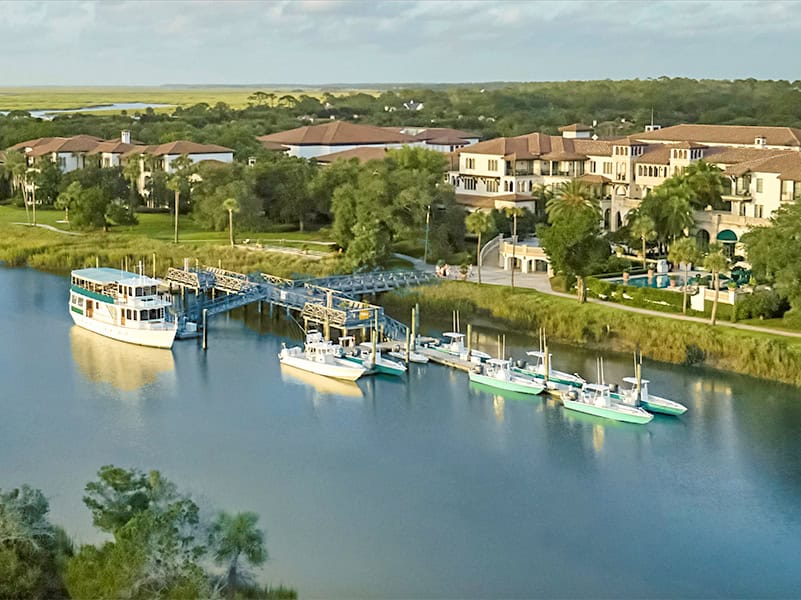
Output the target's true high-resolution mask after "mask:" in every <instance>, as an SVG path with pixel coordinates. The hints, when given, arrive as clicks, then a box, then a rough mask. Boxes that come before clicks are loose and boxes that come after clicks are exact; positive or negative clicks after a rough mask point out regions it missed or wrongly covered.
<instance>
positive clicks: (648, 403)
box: [612, 377, 687, 416]
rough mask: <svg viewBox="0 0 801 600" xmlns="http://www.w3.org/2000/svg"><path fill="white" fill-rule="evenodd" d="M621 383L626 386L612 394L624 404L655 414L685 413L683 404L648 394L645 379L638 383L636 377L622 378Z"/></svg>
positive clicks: (685, 408)
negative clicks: (639, 407) (640, 407)
mask: <svg viewBox="0 0 801 600" xmlns="http://www.w3.org/2000/svg"><path fill="white" fill-rule="evenodd" d="M623 383H624V384H626V385H625V386H624V387H622V388H621V389H620V390H619V391H618V392H617V393H614V392H613V393H612V397H613V398H614V397H616V396H617V397H618V398H619V399H620V401H622V402H625V403H626V404H629V405H631V406H642V407H643V408H644V409H646V410H648V411H650V412H657V413H661V414H663V415H673V416H679V415H683V414H684V413H686V412H687V407H686V406H684V405H683V404H679V403H678V402H674V401H673V400H668V399H667V398H662V397H661V396H655V395H653V394H650V393H649V392H648V383H649V381H648V380H647V379H640V380H639V383H638V381H637V378H636V377H624V378H623ZM638 388H639V393H638Z"/></svg>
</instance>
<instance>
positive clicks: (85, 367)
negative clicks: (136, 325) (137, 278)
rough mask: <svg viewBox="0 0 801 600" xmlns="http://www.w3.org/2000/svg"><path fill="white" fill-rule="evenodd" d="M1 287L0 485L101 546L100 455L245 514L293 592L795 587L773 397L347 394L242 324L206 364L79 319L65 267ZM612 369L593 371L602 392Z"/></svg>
mask: <svg viewBox="0 0 801 600" xmlns="http://www.w3.org/2000/svg"><path fill="white" fill-rule="evenodd" d="M0 290H2V294H0V315H2V316H1V317H0V377H2V382H3V386H2V389H0V409H1V411H2V412H0V415H2V419H1V420H0V487H3V488H8V487H12V486H16V485H20V484H22V483H24V482H27V483H30V484H32V485H34V486H37V487H41V488H42V489H43V490H44V491H45V493H46V494H47V495H48V496H49V498H50V499H51V506H52V512H53V520H54V521H55V522H58V523H61V524H64V525H65V526H66V527H67V529H68V530H69V531H70V533H72V534H73V535H74V536H75V537H76V538H77V540H79V541H95V540H97V539H98V537H97V534H96V532H95V531H94V530H93V528H92V527H91V520H90V515H89V512H88V510H86V509H85V508H84V506H83V504H82V502H81V495H82V489H83V486H84V484H85V483H86V482H87V481H89V480H90V479H92V478H93V475H94V474H95V472H96V471H97V469H98V467H100V466H101V465H103V464H108V463H114V464H117V465H121V466H136V467H139V468H142V469H150V468H158V469H160V470H162V471H163V472H164V473H165V474H166V476H168V477H169V478H170V479H173V480H174V481H176V482H177V483H178V484H179V485H180V487H181V488H182V489H185V490H188V491H190V492H191V493H193V494H194V495H195V496H196V497H197V498H199V499H200V500H201V502H202V503H203V504H204V505H205V506H210V507H216V508H225V509H228V510H252V511H255V512H257V513H259V514H260V515H261V523H262V525H263V526H264V527H265V528H266V529H267V531H268V546H269V550H270V554H271V560H270V562H269V563H268V566H267V570H266V573H267V576H268V578H269V579H270V580H271V581H273V582H275V583H278V582H284V583H286V584H289V585H293V586H295V587H297V588H298V589H299V591H300V593H301V595H302V596H303V597H394V598H401V597H403V598H409V597H460V598H469V597H507V598H510V597H535V596H539V597H542V596H546V597H554V596H561V597H565V596H567V597H594V598H596V597H603V596H627V597H654V596H663V597H679V596H685V597H686V596H695V597H698V596H704V597H731V596H739V597H754V596H773V597H791V596H792V597H797V596H798V595H799V594H801V569H800V568H799V556H801V394H800V393H799V391H798V390H796V389H794V388H790V387H785V386H779V385H773V384H769V383H764V382H758V381H756V380H753V379H748V378H744V377H740V376H737V375H726V374H721V373H714V372H707V371H700V370H693V369H684V368H679V367H670V366H664V365H657V364H647V365H646V375H647V377H648V378H649V379H651V381H652V382H653V383H652V388H653V389H654V390H655V391H659V392H664V395H666V396H668V397H671V398H675V399H677V400H680V401H683V402H685V403H686V404H688V405H689V407H690V411H689V413H688V414H687V415H685V416H684V417H682V418H679V419H675V418H669V417H666V418H663V417H656V419H655V420H654V421H653V422H652V423H651V424H650V425H648V426H646V427H637V426H632V425H622V424H615V423H610V422H605V421H602V420H597V419H595V418H592V417H583V416H581V415H577V414H572V413H568V412H566V411H564V410H563V409H562V408H561V407H560V406H558V405H557V403H556V402H554V401H553V400H543V399H535V400H528V401H520V400H516V399H513V398H506V399H504V398H502V397H500V396H495V395H493V394H491V393H486V392H485V391H482V390H479V389H476V388H473V387H471V386H469V384H468V382H467V377H466V375H465V374H464V373H458V372H453V371H450V370H447V369H445V368H442V367H438V366H435V365H427V366H422V367H416V366H415V367H413V368H412V369H411V373H410V376H409V379H408V382H403V381H400V380H392V379H382V378H378V379H367V380H365V381H362V382H360V383H359V384H358V385H355V384H354V385H347V384H343V383H336V382H328V381H327V380H317V379H314V378H310V376H308V375H306V376H304V375H302V374H301V375H299V374H297V373H294V372H287V371H285V370H282V369H281V368H280V366H279V363H278V360H277V357H276V353H277V352H278V350H279V348H280V344H281V342H282V341H289V340H290V339H291V337H290V335H289V333H290V330H289V328H288V327H287V326H286V324H281V323H277V324H270V323H264V324H262V326H260V325H259V316H258V314H257V313H256V312H255V311H252V312H251V313H250V314H248V316H247V319H245V320H244V321H243V320H242V319H241V318H225V317H220V318H218V319H217V320H215V321H214V322H213V328H212V333H211V337H210V349H209V351H208V352H205V353H204V352H203V351H202V350H201V349H200V348H199V347H198V345H197V343H196V342H195V341H188V342H181V343H177V344H176V346H175V348H174V350H173V351H172V352H166V351H159V350H147V349H140V348H136V347H132V346H127V345H124V344H119V343H117V342H113V341H110V340H105V339H103V338H100V337H97V336H94V335H91V334H88V333H85V332H83V331H80V330H76V329H75V328H74V327H73V326H72V323H71V320H70V319H69V316H68V315H67V312H66V299H67V280H66V279H65V278H63V277H57V276H53V275H47V274H42V273H38V272H35V271H31V270H8V269H0ZM269 326H272V327H273V330H272V331H282V332H283V333H282V334H280V335H279V334H276V333H270V332H269V330H268V329H267V327H269ZM260 330H261V332H260ZM483 334H484V340H485V342H486V346H485V349H487V350H491V351H492V350H494V347H495V346H494V339H495V333H494V332H491V331H484V332H483ZM527 345H533V344H532V342H531V341H530V340H524V339H512V338H511V337H509V338H508V339H507V347H508V348H509V349H510V350H512V351H513V352H514V353H516V354H517V355H518V356H519V355H521V354H522V349H523V347H525V346H527ZM554 350H555V351H556V353H557V356H556V358H555V362H556V363H557V364H556V366H557V367H560V368H562V369H563V370H568V371H581V372H585V373H588V372H590V371H591V369H592V368H593V365H594V361H595V354H594V353H587V352H583V351H579V350H576V349H571V348H562V347H557V348H554ZM628 371H629V359H628V357H625V356H619V357H613V358H610V359H608V360H607V364H606V373H607V378H608V379H611V378H614V377H620V376H623V375H625V374H628Z"/></svg>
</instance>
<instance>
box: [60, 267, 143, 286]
mask: <svg viewBox="0 0 801 600" xmlns="http://www.w3.org/2000/svg"><path fill="white" fill-rule="evenodd" d="M72 276H73V277H78V278H80V279H84V280H86V281H91V282H92V283H97V284H100V285H106V284H108V283H121V284H123V285H130V286H137V285H139V286H142V285H158V284H159V280H158V279H153V278H152V277H147V276H145V275H139V274H137V273H131V272H130V271H123V270H122V269H111V268H109V267H99V268H91V269H76V270H75V271H73V272H72Z"/></svg>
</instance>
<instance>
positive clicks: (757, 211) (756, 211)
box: [754, 204, 762, 219]
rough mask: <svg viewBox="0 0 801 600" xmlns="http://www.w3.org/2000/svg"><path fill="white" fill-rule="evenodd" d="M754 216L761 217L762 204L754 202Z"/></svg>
mask: <svg viewBox="0 0 801 600" xmlns="http://www.w3.org/2000/svg"><path fill="white" fill-rule="evenodd" d="M754 216H755V217H756V218H757V219H761V218H762V205H761V204H755V205H754Z"/></svg>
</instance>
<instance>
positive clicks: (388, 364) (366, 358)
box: [339, 336, 406, 376]
mask: <svg viewBox="0 0 801 600" xmlns="http://www.w3.org/2000/svg"><path fill="white" fill-rule="evenodd" d="M354 342H355V340H354V338H353V337H351V336H342V337H341V338H339V343H340V345H341V346H342V350H343V357H344V358H345V360H349V361H351V362H354V363H356V364H360V365H362V366H364V367H365V368H366V369H367V370H368V371H371V372H374V373H382V374H384V375H396V376H401V375H403V374H404V373H406V365H404V364H403V363H399V362H397V361H395V360H391V359H389V358H386V357H384V356H382V355H381V352H379V351H378V350H375V351H374V350H373V347H372V344H368V343H366V342H365V343H362V344H359V345H358V346H356V345H354Z"/></svg>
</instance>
